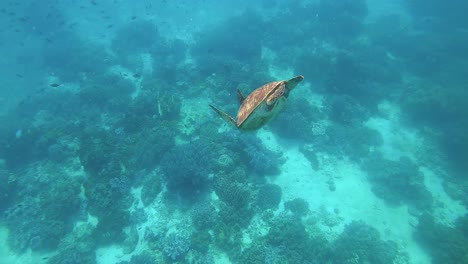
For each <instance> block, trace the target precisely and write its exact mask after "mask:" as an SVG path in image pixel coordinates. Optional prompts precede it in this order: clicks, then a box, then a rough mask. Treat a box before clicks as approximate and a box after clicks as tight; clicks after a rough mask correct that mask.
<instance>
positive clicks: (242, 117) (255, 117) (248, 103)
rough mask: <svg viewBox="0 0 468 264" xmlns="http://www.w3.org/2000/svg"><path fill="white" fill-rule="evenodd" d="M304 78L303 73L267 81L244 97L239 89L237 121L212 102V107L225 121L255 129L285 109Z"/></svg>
mask: <svg viewBox="0 0 468 264" xmlns="http://www.w3.org/2000/svg"><path fill="white" fill-rule="evenodd" d="M303 79H304V77H303V76H302V75H298V76H296V77H294V78H292V79H290V80H288V81H286V80H283V81H276V82H271V83H267V84H265V85H263V86H262V87H260V88H257V89H255V90H254V91H253V92H252V93H251V94H250V95H249V96H247V97H244V96H243V95H242V94H241V92H240V91H239V90H237V97H238V98H239V102H240V107H239V111H238V113H237V121H236V120H235V119H234V118H233V117H231V116H230V115H228V114H226V113H225V112H223V111H221V110H219V109H218V108H216V107H215V106H213V105H211V104H210V107H211V108H213V110H215V111H216V113H218V114H219V115H220V116H221V117H222V118H223V119H224V120H225V121H227V122H229V123H231V124H233V125H235V126H236V127H237V128H239V129H241V130H255V129H258V128H260V127H262V126H263V125H265V124H266V123H267V122H268V121H270V120H271V119H272V118H273V117H275V116H276V115H277V114H278V113H279V112H280V111H281V110H282V109H283V107H284V104H285V102H286V98H287V97H288V95H289V92H290V91H291V90H292V89H294V87H296V85H297V84H298V83H300V82H301V81H302V80H303Z"/></svg>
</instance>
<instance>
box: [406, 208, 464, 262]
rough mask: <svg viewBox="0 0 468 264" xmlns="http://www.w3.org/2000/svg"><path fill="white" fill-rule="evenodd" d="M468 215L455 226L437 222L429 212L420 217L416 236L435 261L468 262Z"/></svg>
mask: <svg viewBox="0 0 468 264" xmlns="http://www.w3.org/2000/svg"><path fill="white" fill-rule="evenodd" d="M466 219H467V216H466V215H465V216H464V217H463V218H461V219H459V220H458V222H457V225H456V226H455V227H449V226H445V225H443V224H440V223H437V222H436V221H435V219H434V217H432V216H431V215H429V214H423V215H421V217H419V224H418V225H417V227H416V232H415V237H416V238H417V239H418V241H419V242H420V243H421V244H422V245H423V246H424V247H425V248H426V250H427V252H428V253H429V254H430V255H431V257H432V260H433V262H434V263H448V262H449V263H466V262H467V261H468V249H467V247H466V245H467V243H468V239H467V235H466V230H467V220H466Z"/></svg>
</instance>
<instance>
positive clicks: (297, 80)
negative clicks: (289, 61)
mask: <svg viewBox="0 0 468 264" xmlns="http://www.w3.org/2000/svg"><path fill="white" fill-rule="evenodd" d="M302 80H304V76H302V75H298V76H296V77H294V78H292V79H290V80H289V81H287V82H286V88H288V90H289V91H291V90H292V89H294V87H296V85H298V84H299V83H300V82H301V81H302Z"/></svg>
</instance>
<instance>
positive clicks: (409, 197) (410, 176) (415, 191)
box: [363, 156, 432, 210]
mask: <svg viewBox="0 0 468 264" xmlns="http://www.w3.org/2000/svg"><path fill="white" fill-rule="evenodd" d="M363 168H364V169H365V170H366V171H367V173H368V179H369V181H370V183H371V185H372V191H373V192H374V193H375V195H377V196H378V197H380V198H382V199H384V200H385V201H386V202H388V203H390V204H393V205H399V204H401V203H408V204H409V205H412V206H414V207H415V208H417V209H420V210H430V209H431V207H432V196H431V194H430V193H429V191H428V190H427V189H426V187H425V186H424V175H423V174H422V173H421V172H419V169H418V166H417V165H416V164H414V163H413V162H412V161H411V160H410V159H409V158H407V157H402V158H400V160H398V161H391V160H386V159H384V158H382V157H380V156H374V157H373V158H370V159H369V160H367V161H366V162H365V163H364V165H363Z"/></svg>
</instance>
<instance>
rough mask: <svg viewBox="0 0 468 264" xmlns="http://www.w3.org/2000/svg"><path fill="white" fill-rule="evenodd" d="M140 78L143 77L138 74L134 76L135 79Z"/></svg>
mask: <svg viewBox="0 0 468 264" xmlns="http://www.w3.org/2000/svg"><path fill="white" fill-rule="evenodd" d="M140 76H141V75H140V74H138V73H135V74H133V78H140Z"/></svg>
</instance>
